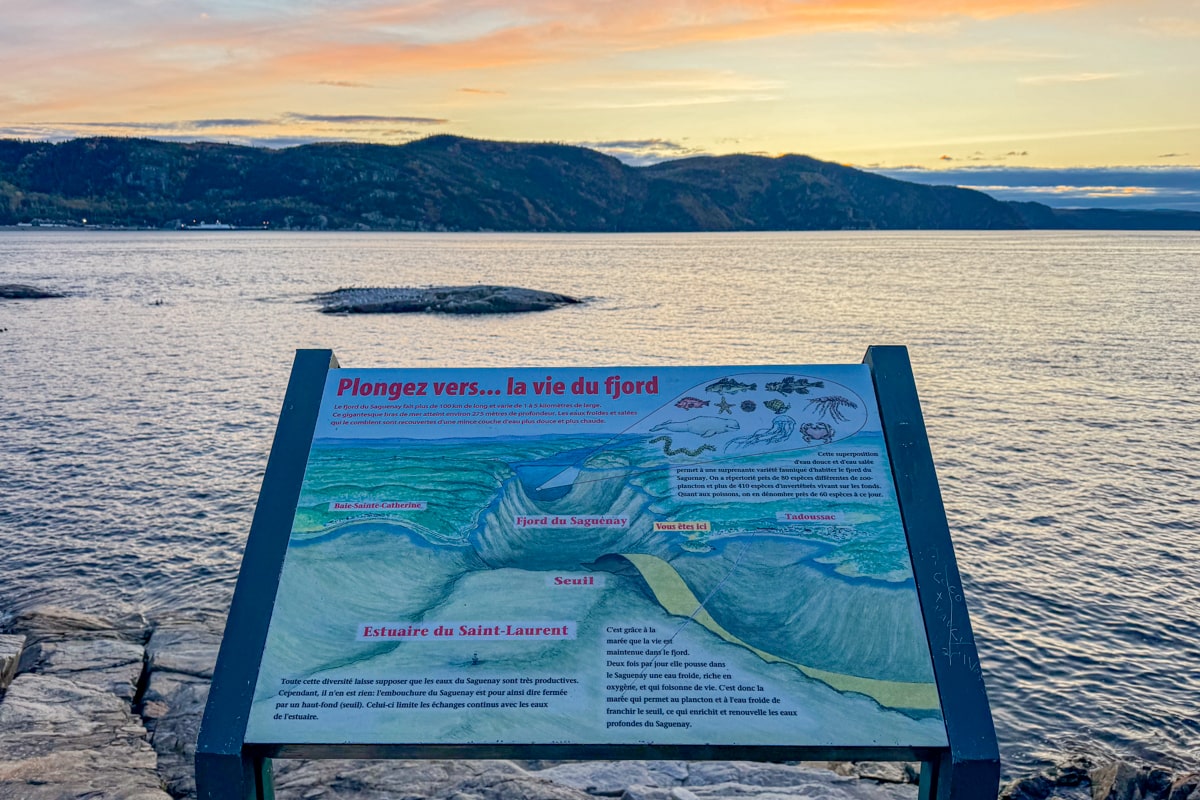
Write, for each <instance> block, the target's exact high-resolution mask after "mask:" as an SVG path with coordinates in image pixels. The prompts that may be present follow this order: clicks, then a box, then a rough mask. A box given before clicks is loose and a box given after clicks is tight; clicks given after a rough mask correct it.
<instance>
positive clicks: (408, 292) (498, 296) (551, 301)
mask: <svg viewBox="0 0 1200 800" xmlns="http://www.w3.org/2000/svg"><path fill="white" fill-rule="evenodd" d="M313 300H314V301H316V302H317V303H319V304H320V305H321V311H323V312H325V313H327V314H404V313H413V312H433V313H440V314H512V313H517V312H523V311H545V310H547V309H551V308H558V307H559V306H564V305H571V304H574V303H579V302H581V301H580V300H578V299H576V298H574V297H568V296H567V295H564V294H554V293H553V292H541V291H538V290H536V289H522V288H519V287H515V286H482V285H478V286H429V287H424V288H392V289H388V288H360V289H345V288H343V289H337V290H335V291H332V292H324V293H322V294H318V295H316V296H315V297H314V298H313Z"/></svg>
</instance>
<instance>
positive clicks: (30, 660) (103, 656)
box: [22, 639, 145, 702]
mask: <svg viewBox="0 0 1200 800" xmlns="http://www.w3.org/2000/svg"><path fill="white" fill-rule="evenodd" d="M144 658H145V651H144V650H143V649H142V646H141V645H139V644H135V643H133V642H128V641H124V640H122V639H76V640H66V641H43V642H40V643H38V644H35V645H33V646H32V647H30V648H28V649H27V650H26V651H25V658H23V659H22V662H23V663H22V670H25V669H36V670H37V672H38V673H40V674H44V675H56V676H58V677H60V678H66V679H67V680H70V681H73V682H75V683H78V684H85V685H88V686H94V687H96V688H97V689H103V690H104V691H106V692H109V693H110V694H114V695H116V696H117V697H119V698H121V699H122V700H125V701H126V702H130V701H132V700H133V697H134V695H135V694H137V686H138V681H139V680H140V679H141V676H142V665H143V661H144Z"/></svg>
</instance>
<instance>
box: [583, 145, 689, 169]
mask: <svg viewBox="0 0 1200 800" xmlns="http://www.w3.org/2000/svg"><path fill="white" fill-rule="evenodd" d="M574 144H576V145H578V146H579V147H587V148H589V149H591V150H599V151H600V152H601V153H605V154H607V155H610V156H613V157H614V158H617V159H620V160H621V161H623V162H625V163H626V164H629V165H631V166H635V167H644V166H648V165H650V164H658V163H660V162H662V161H669V160H671V159H675V158H687V157H689V156H697V155H707V154H706V153H704V151H702V150H700V149H698V148H695V147H691V146H689V145H685V144H681V143H679V142H673V141H671V140H669V139H614V140H609V141H603V142H575V143H574Z"/></svg>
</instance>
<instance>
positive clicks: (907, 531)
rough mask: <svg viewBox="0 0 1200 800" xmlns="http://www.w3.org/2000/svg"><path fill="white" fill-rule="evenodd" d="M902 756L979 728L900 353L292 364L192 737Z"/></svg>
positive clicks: (230, 744)
mask: <svg viewBox="0 0 1200 800" xmlns="http://www.w3.org/2000/svg"><path fill="white" fill-rule="evenodd" d="M289 757H293V758H295V757H298V758H322V757H324V758H345V757H359V758H380V757H384V758H387V757H394V758H414V757H415V758H459V757H462V758H537V759H590V758H595V759H602V758H603V759H610V758H618V759H623V758H638V759H750V760H831V759H875V760H881V759H892V760H919V761H921V762H922V765H923V766H922V777H921V791H922V796H924V797H930V798H934V797H937V798H953V800H973V799H974V798H984V797H988V798H989V799H990V798H993V797H995V794H996V789H997V784H998V779H999V758H998V754H997V749H996V741H995V733H994V730H993V728H992V722H991V716H990V712H989V710H988V706H987V698H986V695H985V693H984V688H983V681H982V675H981V672H980V669H979V665H978V660H977V656H976V652H975V646H974V640H973V638H972V635H971V629H970V624H969V621H968V619H967V614H966V605H965V601H964V599H963V594H962V589H961V584H960V581H959V578H958V572H957V567H956V563H955V560H954V554H953V550H952V547H951V543H950V536H949V530H948V527H947V525H946V519H945V513H944V510H943V508H942V505H941V498H940V494H939V492H938V487H937V481H936V476H935V474H934V469H933V462H932V458H931V456H930V453H929V447H928V442H927V440H926V438H925V430H924V424H923V420H922V418H921V413H920V406H919V402H918V400H917V395H916V389H915V384H914V382H913V379H912V372H911V368H910V366H909V362H908V356H907V351H906V350H905V349H904V348H902V347H872V348H870V349H869V350H868V352H867V355H866V358H865V360H864V363H863V364H861V365H820V366H751V367H745V366H738V367H672V368H652V367H627V368H619V369H618V368H583V369H581V368H565V369H548V370H547V369H514V370H499V369H486V370H471V369H444V370H428V369H426V370H399V369H361V370H355V369H341V368H339V366H338V364H337V361H336V359H335V358H334V357H333V354H332V352H330V351H300V352H299V353H298V354H297V358H296V362H295V365H294V367H293V372H292V378H291V382H290V383H289V388H288V394H287V398H286V399H285V402H284V410H283V413H282V414H281V416H280V423H279V429H278V431H277V434H276V438H275V444H274V446H273V449H272V454H271V457H270V461H269V463H268V467H267V473H266V475H265V477H264V481H263V489H262V494H261V495H260V500H259V505H258V509H257V512H256V514H255V518H254V523H253V526H252V528H251V533H250V540H249V542H248V543H247V548H246V554H245V557H244V561H243V566H242V571H241V574H240V576H239V580H238V584H237V588H236V590H235V594H234V600H233V605H232V608H231V610H230V617H229V623H228V626H227V629H226V634H225V639H224V642H223V644H222V648H221V653H220V656H219V658H218V664H217V669H216V672H215V673H214V678H213V686H212V692H211V694H210V697H209V704H208V708H207V709H206V713H205V717H204V721H203V724H202V727H201V732H200V740H199V744H198V748H197V761H196V764H197V788H198V791H199V794H200V797H202V798H215V797H228V796H231V795H233V796H239V797H266V796H269V795H270V793H271V787H270V771H269V764H270V759H272V758H289Z"/></svg>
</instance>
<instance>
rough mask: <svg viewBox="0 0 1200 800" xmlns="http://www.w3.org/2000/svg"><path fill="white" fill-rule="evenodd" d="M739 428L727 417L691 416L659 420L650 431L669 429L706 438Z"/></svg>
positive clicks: (735, 422) (735, 421) (733, 420)
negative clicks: (689, 417)
mask: <svg viewBox="0 0 1200 800" xmlns="http://www.w3.org/2000/svg"><path fill="white" fill-rule="evenodd" d="M739 428H741V426H740V425H738V423H737V420H735V419H729V418H727V417H692V418H691V419H680V420H667V421H666V422H660V423H659V424H657V425H655V426H654V427H653V428H651V429H650V432H651V433H655V432H657V431H671V432H672V433H690V434H693V435H695V436H702V437H704V438H705V439H707V438H709V437H710V436H716V435H717V434H719V433H728V432H729V431H736V430H738V429H739Z"/></svg>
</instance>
